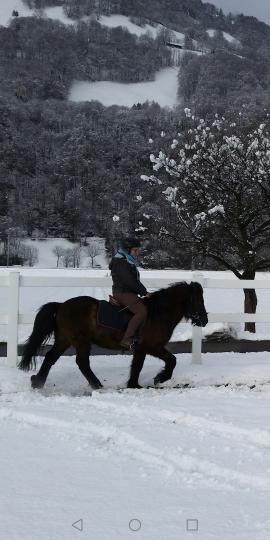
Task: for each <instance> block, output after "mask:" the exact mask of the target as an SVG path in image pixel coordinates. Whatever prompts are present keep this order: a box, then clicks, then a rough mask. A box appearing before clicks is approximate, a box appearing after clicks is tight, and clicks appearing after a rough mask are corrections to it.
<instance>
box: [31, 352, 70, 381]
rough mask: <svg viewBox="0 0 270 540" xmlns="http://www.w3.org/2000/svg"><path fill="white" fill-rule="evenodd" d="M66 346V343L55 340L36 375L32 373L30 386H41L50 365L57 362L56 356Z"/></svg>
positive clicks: (60, 353)
mask: <svg viewBox="0 0 270 540" xmlns="http://www.w3.org/2000/svg"><path fill="white" fill-rule="evenodd" d="M67 348H68V344H67V343H61V342H60V341H59V342H57V341H56V342H55V343H54V345H53V346H52V348H51V349H50V350H49V351H48V352H47V354H46V355H45V358H44V360H43V362H42V364H41V368H40V370H39V372H38V373H37V374H36V375H32V377H31V384H32V388H43V386H44V384H45V382H46V379H47V377H48V374H49V371H50V369H51V367H52V366H53V365H54V364H55V363H56V362H57V360H58V358H60V356H61V355H62V354H63V353H64V352H65V350H66V349H67Z"/></svg>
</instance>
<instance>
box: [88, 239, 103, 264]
mask: <svg viewBox="0 0 270 540" xmlns="http://www.w3.org/2000/svg"><path fill="white" fill-rule="evenodd" d="M86 253H87V256H88V257H89V258H90V259H91V266H92V268H93V267H94V261H95V258H96V257H97V256H98V255H100V254H101V249H100V247H99V245H98V244H97V243H96V242H91V244H89V246H87V248H86Z"/></svg>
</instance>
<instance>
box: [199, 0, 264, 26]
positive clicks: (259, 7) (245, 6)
mask: <svg viewBox="0 0 270 540" xmlns="http://www.w3.org/2000/svg"><path fill="white" fill-rule="evenodd" d="M206 1H208V2H209V3H210V4H214V5H215V6H217V7H221V8H222V10H223V11H224V13H229V11H231V12H232V13H235V12H236V11H237V12H241V13H244V15H253V16H254V17H257V19H260V20H261V21H264V22H267V23H268V24H270V0H203V2H206Z"/></svg>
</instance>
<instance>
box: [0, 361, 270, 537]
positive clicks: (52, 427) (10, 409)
mask: <svg viewBox="0 0 270 540" xmlns="http://www.w3.org/2000/svg"><path fill="white" fill-rule="evenodd" d="M213 356H214V355H204V364H203V366H196V367H194V366H190V355H181V356H180V355H179V356H178V364H177V368H176V371H175V376H174V378H173V380H172V382H171V383H166V384H165V385H164V386H165V387H166V388H165V389H162V390H161V389H160V390H158V389H157V390H154V389H144V390H141V391H139V390H124V391H122V392H117V388H118V387H123V386H124V384H125V382H126V380H127V376H128V366H129V361H130V360H129V359H128V358H127V357H125V356H122V357H110V358H109V357H107V358H106V357H99V358H94V359H93V361H92V366H93V368H94V370H95V371H96V373H97V375H98V376H99V377H100V378H101V380H102V381H103V383H104V385H105V390H104V391H102V392H93V394H92V395H91V393H90V390H89V387H88V386H87V384H86V382H85V381H84V379H83V377H82V376H81V374H80V372H79V370H78V369H77V367H76V365H75V362H74V360H73V359H71V358H63V359H61V360H60V361H59V363H58V364H57V365H56V366H55V367H54V368H53V369H52V371H51V374H50V376H49V378H48V381H47V384H46V387H45V389H44V390H42V391H32V390H30V388H29V374H25V373H23V372H20V371H18V370H15V369H12V368H8V367H7V366H6V361H5V360H3V359H2V360H0V403H1V407H0V432H1V445H0V478H1V489H0V508H1V520H0V538H1V539H3V540H32V539H35V540H62V539H63V540H73V539H75V538H85V539H87V540H88V539H90V538H91V539H92V538H93V539H94V540H107V539H108V540H127V539H128V538H136V539H141V540H177V539H181V540H182V539H191V538H198V539H202V540H266V539H267V538H269V535H270V517H269V503H268V496H267V493H269V491H270V452H269V449H270V429H269V407H270V385H269V384H265V385H262V384H261V383H263V382H265V383H266V382H267V381H270V364H269V353H268V354H263V353H259V354H246V355H238V354H234V355H231V354H230V355H229V354H222V355H215V356H214V357H213ZM158 369H160V363H159V361H157V360H154V359H152V358H149V359H148V360H147V361H146V364H145V368H144V370H143V374H142V377H141V383H142V384H143V385H147V384H152V380H153V376H154V375H155V373H156V372H157V370H158ZM254 380H256V381H257V387H256V388H255V389H254V390H250V389H248V387H245V386H241V387H240V386H239V387H238V386H236V385H235V386H234V385H233V386H232V387H230V388H229V387H227V388H225V387H220V388H214V387H212V386H210V385H211V384H213V383H215V382H217V383H222V382H227V381H230V382H232V383H237V382H242V383H243V382H246V383H250V384H253V383H254ZM187 381H189V382H193V383H195V384H196V385H197V388H193V389H189V390H179V389H173V388H170V386H173V385H175V384H177V383H178V382H181V383H182V382H187ZM81 519H82V520H83V531H82V532H79V531H78V530H76V529H75V528H74V527H72V524H73V523H75V522H77V521H79V520H81ZM132 520H138V521H132ZM187 520H193V521H189V522H188V527H189V528H190V527H191V528H193V527H195V526H197V525H198V531H197V532H194V531H193V532H192V531H188V530H187ZM130 522H131V527H134V528H136V527H138V526H139V525H140V524H141V528H140V530H138V531H137V532H134V531H132V530H131V529H130V528H129V524H130Z"/></svg>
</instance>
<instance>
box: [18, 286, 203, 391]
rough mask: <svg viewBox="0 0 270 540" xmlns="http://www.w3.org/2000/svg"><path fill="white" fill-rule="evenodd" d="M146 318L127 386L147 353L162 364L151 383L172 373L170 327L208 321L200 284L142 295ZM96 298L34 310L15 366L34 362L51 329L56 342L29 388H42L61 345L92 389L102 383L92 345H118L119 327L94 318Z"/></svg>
mask: <svg viewBox="0 0 270 540" xmlns="http://www.w3.org/2000/svg"><path fill="white" fill-rule="evenodd" d="M145 302H146V304H147V309H148V317H147V321H146V323H145V325H144V328H143V331H142V343H141V344H140V345H139V346H138V347H137V349H136V351H135V353H134V355H133V359H132V363H131V370H130V377H129V381H128V385H127V386H128V388H140V386H139V382H138V379H139V375H140V372H141V369H142V367H143V364H144V359H145V356H146V354H151V355H152V356H156V357H157V358H160V359H161V360H163V361H164V363H165V367H164V369H162V371H161V372H160V373H158V374H157V375H156V377H155V379H154V382H155V384H157V383H162V382H165V381H167V380H168V379H170V378H171V377H172V374H173V370H174V368H175V365H176V358H175V356H174V355H173V354H172V353H170V352H169V351H167V350H166V349H165V345H166V344H167V343H168V341H169V339H170V337H171V335H172V333H173V330H174V328H175V327H176V325H177V324H178V323H179V322H180V321H181V320H182V319H183V318H185V319H190V320H191V322H192V324H194V325H196V326H205V325H206V324H207V322H208V318H207V313H206V311H205V307H204V300H203V289H202V287H201V285H200V284H199V283H194V282H192V283H190V284H187V283H185V282H182V283H176V284H174V285H171V286H170V287H168V288H166V289H160V290H159V291H157V292H155V293H153V294H152V295H151V296H150V298H147V299H145ZM98 306H99V301H98V300H96V299H95V298H91V296H78V297H77V298H71V299H70V300H67V301H66V302H63V303H57V302H50V303H48V304H45V305H44V306H42V307H41V308H40V310H39V312H38V313H37V316H36V318H35V322H34V328H33V332H32V334H31V335H30V337H29V339H28V341H27V342H26V345H25V348H24V352H23V356H22V360H21V362H20V364H19V368H20V369H23V370H26V371H28V370H29V369H31V368H32V367H35V366H36V362H35V356H36V354H37V353H38V351H39V349H40V347H41V345H42V344H43V343H44V342H45V341H46V340H47V339H48V338H49V337H50V335H51V334H53V333H54V336H55V342H54V345H53V346H52V348H51V349H50V350H49V352H47V354H46V356H45V358H44V361H43V363H42V365H41V368H40V370H39V372H38V373H37V375H32V377H31V382H32V387H33V388H42V387H43V386H44V384H45V382H46V379H47V376H48V373H49V371H50V369H51V367H52V366H53V365H54V364H55V362H56V361H57V360H58V358H59V357H60V356H61V355H62V354H64V352H65V351H66V349H68V348H69V347H70V346H73V347H74V348H75V349H76V363H77V365H78V367H79V369H80V370H81V372H82V374H83V375H84V376H85V377H86V379H87V381H88V382H89V384H90V385H91V386H92V388H94V389H97V388H101V387H102V384H101V382H100V381H99V380H98V378H97V377H96V376H95V374H94V373H93V371H92V370H91V368H90V363H89V355H90V351H91V344H92V343H95V344H97V345H100V346H101V347H105V348H108V349H115V350H117V349H120V346H119V343H120V341H121V339H122V336H123V331H121V330H114V329H109V330H108V329H106V328H104V327H103V326H101V325H99V323H98V320H97V314H98Z"/></svg>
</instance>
